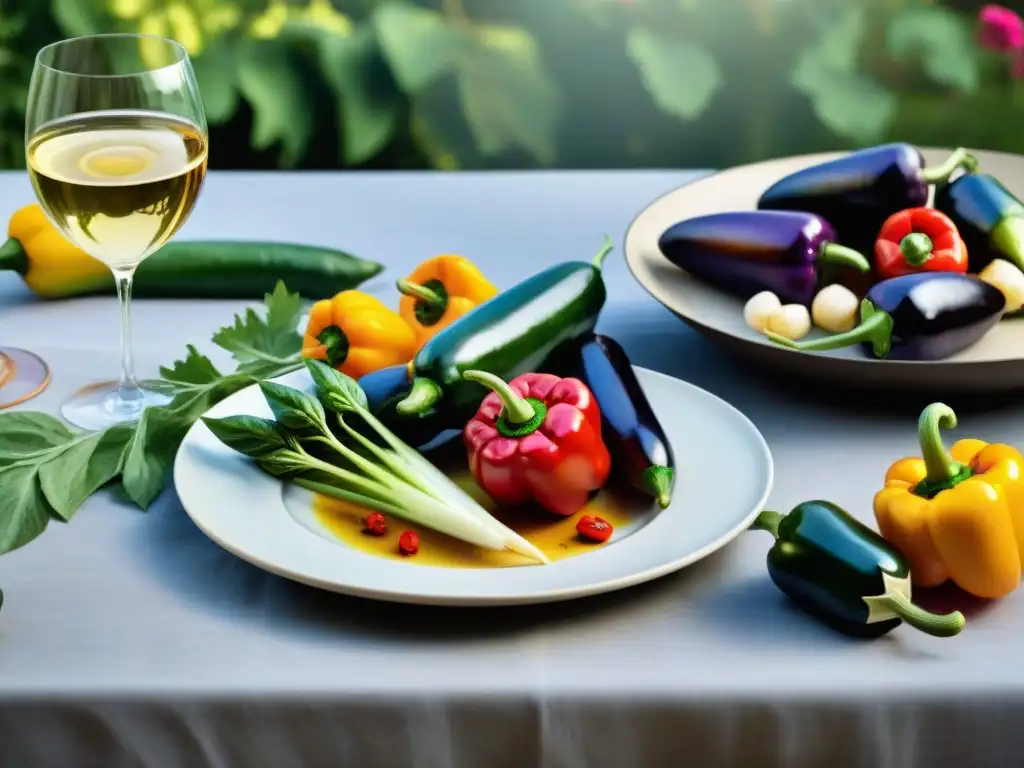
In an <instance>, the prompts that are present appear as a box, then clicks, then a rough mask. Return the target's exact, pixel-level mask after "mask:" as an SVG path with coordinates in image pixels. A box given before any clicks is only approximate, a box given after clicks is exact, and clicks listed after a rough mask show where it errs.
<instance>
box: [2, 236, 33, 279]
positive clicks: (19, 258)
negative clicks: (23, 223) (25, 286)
mask: <svg viewBox="0 0 1024 768" xmlns="http://www.w3.org/2000/svg"><path fill="white" fill-rule="evenodd" d="M0 270H13V271H14V272H17V273H18V274H19V275H24V274H25V273H26V272H28V254H27V253H25V249H24V248H23V247H22V245H21V242H20V241H19V240H18V239H17V238H16V237H9V238H7V242H6V243H4V244H3V245H0Z"/></svg>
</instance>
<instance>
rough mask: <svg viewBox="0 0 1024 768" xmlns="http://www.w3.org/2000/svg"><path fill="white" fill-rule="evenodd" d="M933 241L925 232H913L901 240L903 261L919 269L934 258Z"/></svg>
mask: <svg viewBox="0 0 1024 768" xmlns="http://www.w3.org/2000/svg"><path fill="white" fill-rule="evenodd" d="M933 247H934V246H933V245H932V239H931V238H930V237H928V235H926V234H924V233H923V232H911V233H910V234H909V235H907V236H906V237H904V238H903V239H902V240H900V253H901V254H902V255H903V260H904V261H905V262H907V264H909V265H910V266H912V267H919V266H921V265H922V264H924V263H925V262H926V261H928V259H930V258H931V257H932V248H933Z"/></svg>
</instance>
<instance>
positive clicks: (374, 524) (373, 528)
mask: <svg viewBox="0 0 1024 768" xmlns="http://www.w3.org/2000/svg"><path fill="white" fill-rule="evenodd" d="M363 525H364V526H366V527H365V528H363V533H368V534H369V535H370V536H383V535H384V534H385V533H387V532H388V521H387V520H385V519H384V515H382V514H381V513H380V512H373V513H371V514H369V515H367V516H366V519H365V520H363Z"/></svg>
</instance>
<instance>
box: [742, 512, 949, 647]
mask: <svg viewBox="0 0 1024 768" xmlns="http://www.w3.org/2000/svg"><path fill="white" fill-rule="evenodd" d="M751 528H752V529H755V530H757V529H760V530H765V531H768V532H769V533H771V534H772V536H774V537H775V543H774V545H773V546H772V548H771V549H770V550H768V575H769V576H770V577H771V580H772V581H773V582H774V583H775V585H776V586H777V587H778V588H779V589H780V590H781V591H782V592H783V593H785V594H786V595H787V596H788V597H789V598H790V599H791V600H793V602H794V603H796V605H797V606H798V607H800V608H801V609H802V610H804V611H806V612H807V613H809V614H810V615H812V616H815V617H817V618H819V619H821V620H822V621H824V622H825V623H826V624H828V625H829V626H831V627H833V628H834V629H837V630H839V631H841V632H844V633H846V634H848V635H852V636H855V637H879V636H881V635H884V634H886V633H887V632H890V631H892V630H893V629H895V628H896V627H898V626H899V625H900V623H901V622H904V621H905V622H906V623H907V624H910V625H911V626H912V627H914V628H915V629H919V630H921V631H922V632H925V633H927V634H930V635H935V636H936V637H951V636H953V635H956V634H958V633H959V632H960V631H961V630H962V629H963V627H964V623H965V620H964V617H963V614H961V613H960V612H959V611H957V612H954V613H948V614H943V615H938V614H934V613H930V612H929V611H926V610H924V609H923V608H920V607H919V606H917V605H915V604H914V603H913V602H911V594H910V593H911V579H910V573H911V570H910V565H909V564H908V562H907V559H906V558H905V557H903V555H902V554H901V553H900V551H899V550H898V549H896V547H894V546H893V545H892V544H889V543H888V542H886V541H885V539H883V538H882V537H881V536H879V535H878V534H877V533H875V532H874V531H873V530H871V529H870V528H868V527H867V526H866V525H864V524H863V523H861V522H860V521H858V520H856V519H855V518H853V517H852V516H851V515H849V514H848V513H847V512H846V511H844V510H843V509H841V508H839V507H838V506H836V505H835V504H832V503H831V502H828V501H805V502H803V503H801V504H798V505H797V506H796V507H794V508H793V510H792V511H791V512H790V513H789V514H787V515H782V514H779V513H778V512H770V511H768V510H765V511H764V512H761V514H759V515H758V516H757V519H756V520H755V521H754V524H753V525H752V526H751Z"/></svg>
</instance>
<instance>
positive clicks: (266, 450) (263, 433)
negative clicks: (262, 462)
mask: <svg viewBox="0 0 1024 768" xmlns="http://www.w3.org/2000/svg"><path fill="white" fill-rule="evenodd" d="M203 423H204V424H206V426H207V427H209V428H210V431H211V432H213V434H214V436H215V437H216V438H217V439H218V440H220V441H221V442H222V443H224V445H226V446H227V447H228V448H231V449H232V450H235V451H238V452H239V453H241V454H244V455H245V456H248V457H249V458H251V459H262V458H266V457H267V456H270V455H271V454H272V453H275V452H277V451H281V450H285V449H287V448H288V442H287V441H286V440H285V437H284V435H283V434H282V432H281V430H280V428H278V426H277V422H275V421H273V420H272V419H261V418H259V417H257V416H227V417H225V418H223V419H212V418H203Z"/></svg>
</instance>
